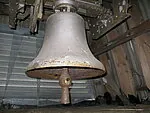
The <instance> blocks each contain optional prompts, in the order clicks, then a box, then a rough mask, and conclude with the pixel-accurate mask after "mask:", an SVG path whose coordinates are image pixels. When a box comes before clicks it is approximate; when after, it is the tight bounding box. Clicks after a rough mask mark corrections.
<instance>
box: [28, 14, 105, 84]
mask: <svg viewBox="0 0 150 113" xmlns="http://www.w3.org/2000/svg"><path fill="white" fill-rule="evenodd" d="M63 70H64V71H63ZM64 73H69V76H70V79H73V80H75V79H85V78H92V77H98V76H102V75H103V74H104V73H105V68H104V66H103V64H102V63H101V62H100V61H98V60H97V59H96V58H95V57H94V56H93V54H92V53H91V51H90V49H89V47H88V44H87V40H86V34H85V28H84V20H83V18H82V17H81V16H79V15H78V14H76V13H71V12H59V13H55V14H53V15H51V16H50V17H49V18H48V20H47V23H46V31H45V37H44V43H43V46H42V48H41V51H40V52H39V54H38V56H37V57H36V58H35V59H34V60H33V61H32V62H31V63H30V64H29V66H28V68H27V72H26V74H27V75H28V76H30V77H35V78H46V79H59V78H61V77H60V76H61V75H62V74H63V75H65V74H64ZM67 77H68V75H67ZM67 77H66V78H67ZM70 79H68V81H69V80H70ZM65 83H66V82H65ZM60 85H61V82H60ZM68 85H70V83H68Z"/></svg>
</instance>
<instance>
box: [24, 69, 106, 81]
mask: <svg viewBox="0 0 150 113" xmlns="http://www.w3.org/2000/svg"><path fill="white" fill-rule="evenodd" d="M64 68H67V69H68V72H69V75H70V76H71V78H72V80H80V79H89V78H96V77H103V76H105V70H103V69H96V68H88V67H48V68H39V69H32V70H28V71H26V74H27V75H28V76H29V77H32V78H43V79H54V80H55V79H59V77H60V76H61V73H62V71H63V69H64Z"/></svg>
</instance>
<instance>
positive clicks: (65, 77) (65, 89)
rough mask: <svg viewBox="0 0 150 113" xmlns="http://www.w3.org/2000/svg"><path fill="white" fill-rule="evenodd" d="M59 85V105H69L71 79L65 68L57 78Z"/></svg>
mask: <svg viewBox="0 0 150 113" xmlns="http://www.w3.org/2000/svg"><path fill="white" fill-rule="evenodd" d="M59 85H60V86H61V88H62V96H61V103H62V104H69V103H70V93H69V87H70V86H71V85H72V79H71V77H70V75H69V72H68V69H67V68H63V71H62V74H61V76H60V77H59Z"/></svg>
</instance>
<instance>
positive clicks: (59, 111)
mask: <svg viewBox="0 0 150 113" xmlns="http://www.w3.org/2000/svg"><path fill="white" fill-rule="evenodd" d="M116 112H117V113H150V105H146V106H141V105H137V106H128V107H127V106H124V107H119V106H109V107H108V106H106V107H104V106H103V107H101V106H94V107H92V106H90V107H51V108H50V107H49V108H37V109H11V110H0V113H116Z"/></svg>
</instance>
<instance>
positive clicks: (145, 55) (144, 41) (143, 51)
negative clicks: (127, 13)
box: [135, 34, 150, 89]
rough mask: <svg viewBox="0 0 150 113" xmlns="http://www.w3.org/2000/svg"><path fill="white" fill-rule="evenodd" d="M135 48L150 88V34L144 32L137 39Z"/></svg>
mask: <svg viewBox="0 0 150 113" xmlns="http://www.w3.org/2000/svg"><path fill="white" fill-rule="evenodd" d="M135 48H136V51H137V54H138V56H139V60H140V63H141V66H142V71H143V76H144V78H145V82H146V85H147V87H148V88H149V89H150V59H149V58H150V35H147V34H143V35H141V36H139V37H138V38H137V39H136V40H135Z"/></svg>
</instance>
